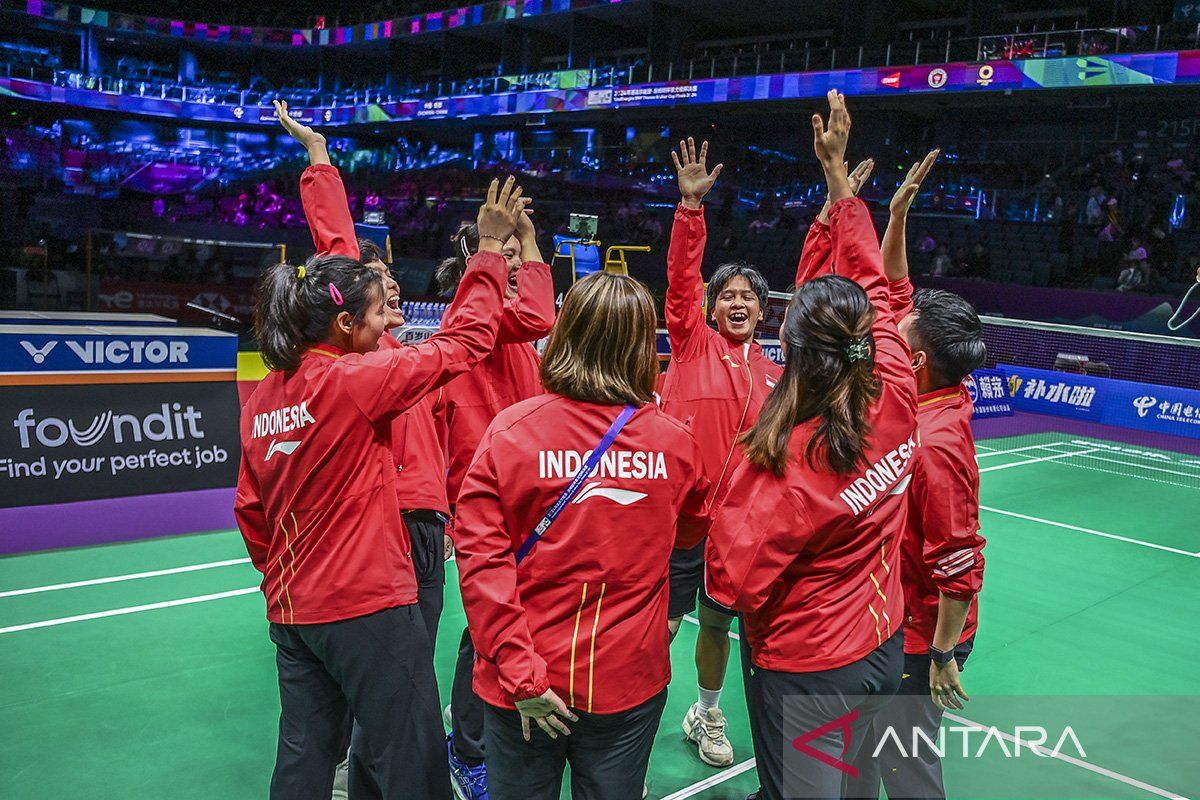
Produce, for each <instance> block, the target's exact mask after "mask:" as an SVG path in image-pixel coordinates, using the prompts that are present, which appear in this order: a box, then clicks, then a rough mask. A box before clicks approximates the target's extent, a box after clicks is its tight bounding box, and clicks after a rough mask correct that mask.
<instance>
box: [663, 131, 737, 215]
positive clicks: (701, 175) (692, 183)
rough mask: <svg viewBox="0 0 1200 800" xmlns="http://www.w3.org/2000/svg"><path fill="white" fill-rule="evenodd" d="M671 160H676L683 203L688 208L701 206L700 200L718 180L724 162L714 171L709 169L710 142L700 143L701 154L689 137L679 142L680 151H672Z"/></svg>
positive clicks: (714, 168) (676, 171) (676, 172)
mask: <svg viewBox="0 0 1200 800" xmlns="http://www.w3.org/2000/svg"><path fill="white" fill-rule="evenodd" d="M671 160H672V161H674V162H675V174H676V176H677V177H678V178H679V194H680V195H681V196H682V197H683V204H684V205H685V206H687V207H688V208H699V207H700V201H701V200H703V199H704V195H706V194H708V191H709V189H711V188H712V187H713V184H714V183H716V182H717V176H718V175H720V174H721V169H722V168H724V166H725V165H724V164H717V165H716V166H715V167H713V171H712V172H711V173H710V172H709V171H708V142H703V143H702V144H701V145H700V155H699V157H697V155H696V142H695V140H694V139H692V137H690V136H689V137H688V139H687V141H686V142H683V141H680V142H679V152H678V153H676V152H675V151H674V150H672V151H671Z"/></svg>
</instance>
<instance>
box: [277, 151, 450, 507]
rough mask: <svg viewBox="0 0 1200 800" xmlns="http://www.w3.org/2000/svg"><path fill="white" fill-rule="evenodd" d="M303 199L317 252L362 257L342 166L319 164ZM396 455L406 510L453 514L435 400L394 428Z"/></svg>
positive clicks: (390, 340) (306, 180) (304, 178)
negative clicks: (434, 415)
mask: <svg viewBox="0 0 1200 800" xmlns="http://www.w3.org/2000/svg"><path fill="white" fill-rule="evenodd" d="M300 200H301V202H302V203H303V206H304V216H305V217H306V218H307V219H308V229H309V232H311V233H312V237H313V244H314V245H316V248H317V252H318V253H331V254H333V255H340V256H350V257H351V258H358V238H357V236H356V233H355V230H354V219H353V217H351V216H350V207H349V205H348V204H347V202H346V187H345V186H344V185H343V184H342V178H341V176H340V175H339V174H338V171H337V168H336V167H333V166H331V165H329V164H314V165H313V166H311V167H309V168H307V169H306V170H304V174H303V175H301V177H300ZM379 346H380V348H381V349H384V348H395V347H400V346H402V345H400V343H399V342H397V341H396V339H395V338H394V337H393V336H391V335H390V334H384V336H383V338H381V339H380V340H379ZM392 455H393V457H394V458H395V460H396V469H397V471H398V473H399V476H400V477H399V478H398V480H397V481H396V499H397V501H398V502H399V503H400V508H401V509H402V510H405V511H409V510H413V509H426V510H429V511H440V512H442V513H443V514H449V513H450V504H449V503H448V502H447V500H446V456H445V453H444V452H443V450H442V444H441V440H440V439H439V437H438V434H437V429H436V427H435V425H434V421H433V400H432V399H426V400H422V401H421V402H419V403H417V404H416V405H415V406H413V407H412V408H410V409H409V410H407V411H405V412H404V413H403V414H401V415H400V416H398V417H396V420H395V422H394V423H393V424H392Z"/></svg>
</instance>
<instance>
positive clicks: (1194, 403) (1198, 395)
mask: <svg viewBox="0 0 1200 800" xmlns="http://www.w3.org/2000/svg"><path fill="white" fill-rule="evenodd" d="M998 369H999V371H1000V372H1001V373H1003V374H1004V376H1005V379H1006V381H1007V383H1008V391H1009V394H1011V395H1012V405H1013V408H1014V409H1015V410H1017V411H1030V412H1034V413H1037V414H1050V415H1052V416H1057V417H1068V418H1070V419H1077V420H1084V421H1088V422H1099V423H1102V424H1105V425H1116V426H1118V427H1122V428H1135V429H1137V430H1143V431H1151V432H1153V433H1165V434H1167V435H1169V436H1186V437H1189V438H1192V439H1200V391H1196V390H1194V389H1181V388H1177V387H1174V386H1162V385H1160V384H1154V383H1139V382H1137V381H1120V380H1114V379H1112V378H1098V377H1095V376H1092V375H1078V374H1075V373H1071V372H1056V371H1054V370H1048V369H1034V368H1032V367H1016V366H1012V365H1010V364H1000V365H998Z"/></svg>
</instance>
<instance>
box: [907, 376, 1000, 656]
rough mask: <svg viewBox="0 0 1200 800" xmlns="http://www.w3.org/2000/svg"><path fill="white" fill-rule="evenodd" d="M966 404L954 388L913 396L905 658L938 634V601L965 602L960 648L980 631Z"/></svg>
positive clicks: (979, 565)
mask: <svg viewBox="0 0 1200 800" xmlns="http://www.w3.org/2000/svg"><path fill="white" fill-rule="evenodd" d="M972 409H973V407H972V405H971V398H970V396H968V395H967V391H966V389H965V388H963V387H961V386H954V387H951V388H949V389H941V390H939V391H936V392H930V393H929V394H923V395H921V396H920V397H919V398H917V428H918V429H919V430H920V431H921V449H920V451H918V453H917V463H916V465H915V466H914V468H913V478H912V485H911V486H910V487H909V492H910V495H911V501H910V508H909V513H908V527H907V528H906V529H905V531H904V541H903V543H902V545H901V548H900V550H901V558H902V561H903V566H902V568H901V570H900V580H901V582H902V583H903V584H904V600H905V605H906V607H907V614H908V616H907V618H906V620H905V625H904V652H906V653H913V654H922V655H923V654H925V653H928V652H929V646H930V645H931V644H933V634H934V631H935V630H936V629H937V619H938V595H939V594H944V595H946V596H947V597H952V598H954V599H955V600H969V601H971V609H970V611H969V612H968V613H967V622H966V624H965V625H964V626H963V631H962V636H961V637H960V638H959V642H960V643H961V642H965V641H966V640H967V639H970V638H971V637H972V636H974V635H975V631H976V629H977V628H978V627H979V605H978V599H977V595H978V593H979V590H980V589H981V588H983V548H984V545H986V544H987V541H986V540H985V539H984V538H983V537H982V536H981V535H980V534H979V465H978V464H976V463H975V437H974V435H973V434H972V433H971V412H972Z"/></svg>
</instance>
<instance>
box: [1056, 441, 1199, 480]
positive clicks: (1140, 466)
mask: <svg viewBox="0 0 1200 800" xmlns="http://www.w3.org/2000/svg"><path fill="white" fill-rule="evenodd" d="M1041 446H1042V447H1045V448H1050V447H1068V446H1069V444H1068V443H1063V444H1061V445H1058V444H1044V445H1041ZM1097 450H1103V451H1104V452H1106V453H1111V452H1112V451H1111V450H1105V449H1104V448H1102V447H1097V448H1095V449H1093V450H1087V451H1084V452H1092V453H1094V452H1096V451H1097ZM1063 455H1072V456H1075V455H1080V454H1079V453H1064V454H1063ZM1090 460H1092V461H1106V462H1108V463H1109V464H1120V465H1121V466H1123V467H1129V468H1130V469H1146V470H1150V471H1151V472H1166V473H1168V474H1171V475H1178V476H1179V477H1181V478H1200V474H1197V473H1195V472H1178V471H1176V470H1173V469H1165V468H1163V467H1154V466H1151V465H1150V464H1142V463H1138V462H1133V461H1121V460H1119V459H1115V458H1102V457H1101V456H1091V459H1090ZM1129 477H1131V478H1136V477H1138V476H1137V475H1130V476H1129Z"/></svg>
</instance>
